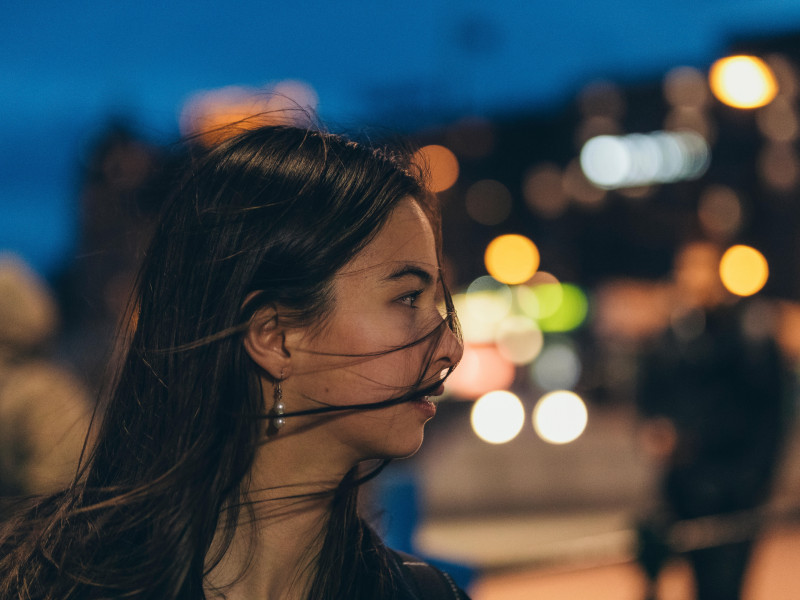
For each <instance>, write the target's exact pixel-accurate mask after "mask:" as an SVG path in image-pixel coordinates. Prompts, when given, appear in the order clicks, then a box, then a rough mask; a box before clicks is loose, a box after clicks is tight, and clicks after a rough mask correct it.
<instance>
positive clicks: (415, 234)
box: [341, 198, 439, 275]
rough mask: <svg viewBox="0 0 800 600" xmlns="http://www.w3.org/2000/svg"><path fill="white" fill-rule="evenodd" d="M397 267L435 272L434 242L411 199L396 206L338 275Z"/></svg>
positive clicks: (436, 265)
mask: <svg viewBox="0 0 800 600" xmlns="http://www.w3.org/2000/svg"><path fill="white" fill-rule="evenodd" d="M398 263H416V264H418V265H420V266H427V267H428V268H429V269H430V270H436V269H438V266H439V265H438V259H437V256H436V241H435V238H434V235H433V227H432V226H431V223H430V221H429V220H428V217H427V216H426V215H425V213H424V212H423V210H422V208H420V206H419V204H418V203H417V202H416V201H415V200H413V199H412V198H406V199H403V200H402V201H400V203H398V205H397V208H395V210H394V211H393V212H392V215H391V216H390V217H389V220H388V221H387V222H386V224H385V225H384V226H383V228H381V230H380V231H379V232H378V234H377V235H376V236H375V237H374V238H373V239H372V241H370V243H369V244H367V246H366V247H365V248H364V249H363V250H362V251H361V252H359V253H358V254H357V255H356V256H355V257H354V258H353V259H352V260H351V261H350V262H349V263H348V264H347V265H346V266H345V267H344V268H343V269H342V272H341V274H343V275H344V274H348V273H357V272H364V271H365V270H368V271H382V270H384V271H388V270H392V269H393V268H394V267H395V266H396V265H397V264H398Z"/></svg>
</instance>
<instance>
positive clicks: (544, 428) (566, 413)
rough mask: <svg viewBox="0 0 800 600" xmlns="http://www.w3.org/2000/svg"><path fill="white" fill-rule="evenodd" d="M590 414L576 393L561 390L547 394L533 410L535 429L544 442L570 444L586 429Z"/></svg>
mask: <svg viewBox="0 0 800 600" xmlns="http://www.w3.org/2000/svg"><path fill="white" fill-rule="evenodd" d="M588 421H589V413H588V411H587V410H586V404H585V403H584V402H583V400H582V399H581V397H580V396H578V395H577V394H575V393H574V392H568V391H566V390H559V391H556V392H550V393H549V394H545V395H544V396H542V397H541V398H540V399H539V402H538V403H537V404H536V408H534V409H533V428H534V429H535V430H536V433H537V434H538V435H539V437H541V438H542V439H543V440H544V441H546V442H549V443H551V444H568V443H569V442H572V441H575V440H576V439H578V438H579V437H580V436H581V434H582V433H583V431H584V430H585V429H586V424H587V423H588Z"/></svg>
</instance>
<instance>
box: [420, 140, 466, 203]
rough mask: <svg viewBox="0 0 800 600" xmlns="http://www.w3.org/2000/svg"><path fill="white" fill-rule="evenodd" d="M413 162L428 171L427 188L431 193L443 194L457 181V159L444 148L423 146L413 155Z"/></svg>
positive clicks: (434, 145)
mask: <svg viewBox="0 0 800 600" xmlns="http://www.w3.org/2000/svg"><path fill="white" fill-rule="evenodd" d="M414 162H415V163H417V164H419V165H420V166H422V167H423V168H424V169H425V170H426V171H428V173H429V175H430V180H429V187H430V189H431V191H433V192H443V191H445V190H446V189H448V188H450V187H452V186H453V184H454V183H455V182H456V181H457V180H458V174H459V167H458V159H457V158H456V155H455V154H453V152H452V151H450V150H449V149H447V148H445V147H444V146H439V145H438V144H430V145H428V146H423V147H422V148H420V149H419V150H417V151H416V153H415V154H414Z"/></svg>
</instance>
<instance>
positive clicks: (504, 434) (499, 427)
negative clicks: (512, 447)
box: [470, 390, 525, 444]
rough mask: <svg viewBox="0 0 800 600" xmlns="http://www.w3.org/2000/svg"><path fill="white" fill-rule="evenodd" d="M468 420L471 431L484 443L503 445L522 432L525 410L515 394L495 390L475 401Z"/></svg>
mask: <svg viewBox="0 0 800 600" xmlns="http://www.w3.org/2000/svg"><path fill="white" fill-rule="evenodd" d="M470 420H471V422H472V429H473V431H474V432H475V434H476V435H477V436H478V437H479V438H481V439H482V440H483V441H484V442H488V443H490V444H505V443H506V442H510V441H511V440H513V439H514V438H515V437H517V435H518V434H519V432H520V431H522V426H523V425H524V423H525V408H524V407H523V406H522V401H521V400H520V399H519V398H518V397H517V396H516V395H515V394H512V393H511V392H507V391H505V390H497V391H494V392H489V393H488V394H484V395H483V396H481V397H480V398H478V400H476V401H475V404H474V405H473V406H472V415H471V418H470Z"/></svg>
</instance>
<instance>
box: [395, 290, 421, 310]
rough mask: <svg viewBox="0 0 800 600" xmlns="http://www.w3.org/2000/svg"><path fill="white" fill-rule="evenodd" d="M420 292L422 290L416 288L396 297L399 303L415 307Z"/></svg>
mask: <svg viewBox="0 0 800 600" xmlns="http://www.w3.org/2000/svg"><path fill="white" fill-rule="evenodd" d="M420 294H422V290H416V291H414V292H411V293H410V294H406V295H405V296H402V297H400V298H398V300H399V302H400V303H401V304H406V305H408V306H410V307H411V308H416V303H417V298H419V296H420Z"/></svg>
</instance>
